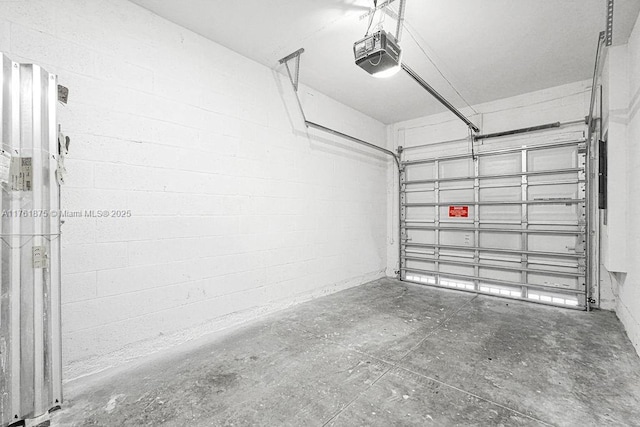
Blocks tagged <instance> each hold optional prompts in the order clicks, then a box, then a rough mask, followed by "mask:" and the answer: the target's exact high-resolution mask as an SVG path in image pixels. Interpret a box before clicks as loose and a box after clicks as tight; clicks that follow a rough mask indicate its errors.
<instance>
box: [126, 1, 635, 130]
mask: <svg viewBox="0 0 640 427" xmlns="http://www.w3.org/2000/svg"><path fill="white" fill-rule="evenodd" d="M132 1H133V2H134V3H137V4H139V5H141V6H143V7H145V8H146V9H149V10H151V11H152V12H154V13H156V14H158V15H160V16H162V17H164V18H166V19H168V20H170V21H172V22H174V23H176V24H179V25H181V26H183V27H185V28H188V29H190V30H192V31H194V32H196V33H198V34H200V35H202V36H204V37H206V38H208V39H211V40H213V41H215V42H217V43H219V44H221V45H223V46H226V47H228V48H230V49H232V50H234V51H236V52H238V53H240V54H242V55H244V56H246V57H248V58H251V59H253V60H255V61H257V62H259V63H261V64H264V65H266V66H267V67H270V68H275V69H282V68H283V67H282V66H279V65H278V60H279V59H280V58H282V57H284V56H286V55H288V54H289V53H291V52H293V51H295V50H297V49H299V48H301V47H303V48H304V49H305V53H304V54H303V55H302V59H301V69H300V81H301V82H302V83H303V84H305V85H308V86H310V87H312V88H314V89H316V90H319V91H321V92H323V93H325V94H326V95H328V96H331V97H332V98H334V99H336V100H338V101H341V102H343V103H344V104H347V105H349V106H351V107H353V108H355V109H357V110H359V111H362V112H363V113H365V114H367V115H369V116H371V117H373V118H375V119H377V120H380V121H381V122H383V123H387V124H389V123H394V122H398V121H402V120H408V119H412V118H416V117H420V116H424V115H429V114H434V113H437V112H441V111H444V107H442V106H441V105H440V104H439V103H437V102H436V101H435V100H434V99H433V98H431V96H430V95H429V94H428V93H426V92H425V91H424V90H422V89H421V88H420V87H419V86H417V84H416V83H415V82H414V81H413V80H411V78H410V77H409V76H408V75H406V74H405V73H398V74H397V75H395V76H394V77H392V78H389V79H375V78H371V77H370V76H369V75H368V74H367V73H366V72H365V71H363V70H361V69H360V68H359V67H357V66H356V65H354V60H353V51H352V47H353V42H355V41H356V40H358V39H360V38H362V36H363V35H364V34H365V31H366V26H367V24H368V20H367V19H362V16H363V14H364V13H366V12H367V11H368V9H369V7H371V6H372V5H373V1H372V0H324V1H319V0H269V1H264V0H239V1H230V0H189V1H188V3H189V7H186V4H185V3H186V2H185V1H184V0H132ZM378 3H382V0H380V1H379V2H378ZM398 4H399V1H398V0H396V1H395V2H394V3H393V4H392V8H393V9H394V10H397V7H398ZM639 11H640V0H616V2H615V15H614V44H624V43H626V41H627V39H628V37H629V34H630V33H631V29H632V27H633V24H634V23H635V21H636V17H637V16H638V12H639ZM605 14H606V0H528V1H525V0H482V1H478V0H407V1H406V21H405V29H404V31H403V35H402V38H401V42H400V45H401V47H402V49H403V62H404V63H406V64H407V65H408V66H410V67H411V68H413V69H414V70H415V71H416V72H417V73H418V74H419V75H420V76H421V77H422V78H424V79H425V80H426V81H427V82H429V83H430V84H431V85H432V86H433V87H434V88H436V90H438V91H439V92H440V93H441V94H442V95H444V96H445V98H447V99H448V100H449V101H450V102H451V103H452V104H454V105H455V106H456V107H458V108H462V107H464V106H465V105H466V103H469V104H471V105H473V104H478V103H482V102H488V101H493V100H496V99H500V98H505V97H509V96H514V95H518V94H522V93H526V92H531V91H536V90H540V89H544V88H548V87H552V86H558V85H562V84H565V83H570V82H575V81H578V80H584V79H588V78H590V77H591V76H592V74H593V63H594V59H595V48H596V42H597V39H598V33H599V32H600V31H602V30H603V29H604V23H605ZM381 15H382V14H381V13H380V12H378V14H377V15H376V16H375V20H374V22H373V25H372V28H375V27H376V26H377V25H378V24H379V21H380V19H379V18H380V17H381ZM382 25H383V27H384V29H385V30H387V31H389V32H392V33H394V32H395V26H396V23H395V21H394V20H393V19H391V18H389V17H386V19H385V21H384V22H383V23H382ZM429 58H430V59H429ZM434 64H435V66H434ZM443 76H444V77H443ZM453 88H455V90H454V89H453Z"/></svg>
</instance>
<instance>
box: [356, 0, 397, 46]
mask: <svg viewBox="0 0 640 427" xmlns="http://www.w3.org/2000/svg"><path fill="white" fill-rule="evenodd" d="M395 1H396V0H387V1H385V2H383V3H380V5H378V4H377V3H376V2H375V1H374V5H375V6H374V7H373V8H372V9H370V10H369V12H367V13H365V14H363V15H361V16H360V20H361V21H362V20H363V19H366V18H368V17H370V16H371V15H373V14H374V13H376V12H377V11H379V10H382V11H383V12H384V13H386V14H387V15H389V16H390V17H391V18H392V19H395V20H396V21H398V25H397V28H396V41H398V42H399V41H400V37H401V36H402V25H403V23H404V11H405V2H406V0H400V6H398V13H395V12H394V11H393V10H391V8H390V7H387V6H389V5H391V3H393V2H395Z"/></svg>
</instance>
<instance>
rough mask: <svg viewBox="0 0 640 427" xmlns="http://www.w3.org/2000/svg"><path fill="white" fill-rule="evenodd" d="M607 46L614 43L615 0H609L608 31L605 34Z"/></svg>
mask: <svg viewBox="0 0 640 427" xmlns="http://www.w3.org/2000/svg"><path fill="white" fill-rule="evenodd" d="M605 41H606V45H607V46H611V44H612V43H613V0H607V31H606V36H605Z"/></svg>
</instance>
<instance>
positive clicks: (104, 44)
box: [0, 0, 390, 379]
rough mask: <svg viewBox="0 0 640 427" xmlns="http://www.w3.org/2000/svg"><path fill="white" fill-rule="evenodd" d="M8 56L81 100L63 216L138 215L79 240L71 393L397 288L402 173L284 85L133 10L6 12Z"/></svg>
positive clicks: (68, 122)
mask: <svg viewBox="0 0 640 427" xmlns="http://www.w3.org/2000/svg"><path fill="white" fill-rule="evenodd" d="M0 51H4V52H6V53H7V54H8V55H9V56H11V57H12V58H13V59H14V60H19V61H23V62H34V63H38V64H41V65H43V66H44V67H45V68H46V69H48V70H49V71H51V72H55V73H57V74H58V75H59V82H60V84H63V85H65V86H67V87H69V89H70V98H69V104H68V105H67V106H60V108H59V111H60V122H61V123H62V128H63V131H65V132H66V133H67V134H68V135H69V136H70V137H71V150H70V154H69V157H68V160H67V169H68V172H69V175H68V183H67V184H66V185H65V186H64V188H63V189H62V207H63V209H66V210H84V209H96V210H97V209H103V210H112V209H119V210H131V214H132V216H131V218H114V219H95V218H87V219H84V218H67V220H66V222H65V224H64V227H63V233H64V236H63V252H62V257H63V281H62V286H63V289H62V292H63V308H62V312H63V345H64V365H65V371H66V378H67V379H70V378H72V377H75V376H78V375H82V374H85V373H87V372H89V371H91V370H100V369H104V368H105V367H108V366H109V365H111V364H116V363H120V362H121V361H123V360H125V359H127V358H129V357H135V356H140V355H142V354H144V353H148V352H152V351H155V350H157V349H160V348H163V347H166V346H169V345H173V344H176V343H179V342H182V341H184V340H186V339H188V338H192V337H196V336H199V335H202V334H204V333H207V332H210V331H213V330H216V329H219V328H221V327H223V326H228V325H231V324H234V323H237V322H239V321H242V320H246V319H249V318H253V317H255V316H257V315H259V314H263V313H265V312H268V311H271V310H275V309H278V308H281V307H284V306H286V305H289V304H293V303H296V302H299V301H302V300H305V299H309V298H312V297H315V296H318V295H321V294H325V293H329V292H334V291H337V290H339V289H343V288H346V287H349V286H354V285H357V284H360V283H363V282H366V281H369V280H372V279H375V278H378V277H381V276H384V274H385V272H384V270H385V266H386V256H387V254H386V250H387V249H386V238H387V231H386V228H387V227H386V224H387V201H386V197H387V195H386V190H387V171H388V168H389V166H390V164H389V161H388V160H387V159H385V158H384V156H381V155H379V154H372V153H371V152H370V151H368V150H367V149H353V148H352V145H351V144H349V143H346V142H345V141H342V140H339V139H336V138H333V137H329V136H327V135H323V134H319V133H312V134H311V135H307V134H306V133H305V131H304V129H303V126H301V118H300V115H299V111H298V110H297V106H296V104H295V101H294V99H293V98H292V90H291V86H290V84H289V82H288V80H287V79H286V78H284V77H283V76H281V75H280V74H278V73H276V72H274V71H273V70H271V69H269V68H266V67H264V66H262V65H259V64H257V63H255V62H252V61H250V60H248V59H246V58H244V57H242V56H240V55H238V54H236V53H234V52H232V51H230V50H228V49H226V48H224V47H222V46H220V45H217V44H215V43H213V42H211V41H208V40H206V39H204V38H202V37H200V36H198V35H196V34H194V33H191V32H189V31H187V30H185V29H183V28H181V27H178V26H176V25H174V24H171V23H169V22H167V21H164V20H163V19H160V18H159V17H157V16H155V15H152V14H151V13H150V12H148V11H146V10H144V9H142V8H140V7H138V6H135V5H133V4H132V3H129V2H128V1H125V0H101V1H93V0H57V1H51V0H32V1H28V2H25V1H16V2H9V1H3V2H0ZM274 62H275V61H274ZM302 64H303V66H304V58H303V61H302ZM274 65H275V64H274ZM303 74H304V73H303ZM301 93H302V97H303V102H304V103H305V104H306V106H307V108H308V116H309V118H310V119H313V120H316V121H318V122H320V123H323V122H325V123H328V124H330V125H332V126H335V127H336V128H338V129H340V130H342V131H344V132H347V133H351V134H353V135H354V136H357V137H360V138H362V139H366V140H369V141H372V142H375V143H379V144H381V145H384V144H385V142H386V134H385V131H386V130H385V127H384V126H383V125H382V124H381V123H379V122H377V121H375V120H372V119H370V118H368V117H366V116H364V115H363V114H361V113H358V112H356V111H354V110H352V109H350V108H347V107H345V106H344V105H341V104H338V103H337V102H335V101H333V100H331V99H329V98H327V97H326V96H323V95H322V94H319V93H316V92H314V91H312V90H310V89H308V88H305V87H302V88H301Z"/></svg>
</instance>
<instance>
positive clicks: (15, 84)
mask: <svg viewBox="0 0 640 427" xmlns="http://www.w3.org/2000/svg"><path fill="white" fill-rule="evenodd" d="M11 70H12V73H11V141H10V144H11V146H10V150H11V155H14V154H15V153H16V151H17V150H16V149H17V148H19V146H18V147H16V144H19V143H20V65H19V64H18V63H16V62H14V63H12V65H11ZM9 197H10V199H11V203H10V209H11V211H12V212H15V211H17V210H19V209H20V199H19V198H18V197H17V195H16V194H15V193H14V192H13V191H9ZM10 224H11V225H10V228H9V232H10V233H11V237H9V238H8V239H7V240H8V241H9V242H11V243H10V245H9V248H19V247H20V232H21V227H20V218H18V217H17V216H16V215H11V220H10ZM10 257H11V267H10V269H11V272H10V273H9V274H10V275H11V297H10V298H11V404H12V405H11V407H12V413H13V419H15V420H16V421H18V420H19V419H20V414H21V413H22V395H21V390H22V387H21V384H22V376H21V369H20V367H21V359H22V358H21V355H20V349H21V348H22V340H21V334H20V323H21V322H20V320H21V318H22V313H21V311H22V307H21V300H22V298H21V292H20V270H21V263H20V252H19V251H16V250H11V249H10Z"/></svg>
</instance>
